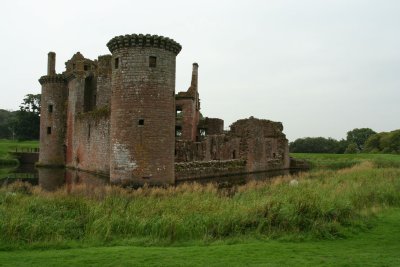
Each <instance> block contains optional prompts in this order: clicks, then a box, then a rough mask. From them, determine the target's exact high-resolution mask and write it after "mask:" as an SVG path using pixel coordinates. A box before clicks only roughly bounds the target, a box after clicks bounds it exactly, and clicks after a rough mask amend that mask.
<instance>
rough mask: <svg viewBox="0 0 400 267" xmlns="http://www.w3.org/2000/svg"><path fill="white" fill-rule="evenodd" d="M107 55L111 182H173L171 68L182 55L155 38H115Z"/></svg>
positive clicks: (169, 41)
mask: <svg viewBox="0 0 400 267" xmlns="http://www.w3.org/2000/svg"><path fill="white" fill-rule="evenodd" d="M107 46H108V48H109V50H110V51H111V53H112V82H111V89H112V93H111V117H110V123H111V129H110V137H111V142H110V143H111V150H110V152H111V155H110V180H111V182H113V183H120V182H129V183H134V184H144V183H149V184H171V183H174V181H175V171H174V154H175V153H174V151H175V69H176V67H175V63H176V56H177V55H178V53H179V52H180V50H181V49H182V47H181V46H180V44H178V43H177V42H175V41H174V40H172V39H169V38H166V37H162V36H157V35H142V34H139V35H137V34H132V35H125V36H117V37H115V38H113V39H111V40H110V41H109V42H108V44H107Z"/></svg>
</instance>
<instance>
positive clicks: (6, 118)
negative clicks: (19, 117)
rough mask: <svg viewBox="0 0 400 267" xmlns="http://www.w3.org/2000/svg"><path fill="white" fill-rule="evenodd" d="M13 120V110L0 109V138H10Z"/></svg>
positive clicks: (11, 136)
mask: <svg viewBox="0 0 400 267" xmlns="http://www.w3.org/2000/svg"><path fill="white" fill-rule="evenodd" d="M14 120H15V112H13V111H8V110H4V109H0V138H5V139H12V138H13V133H14V131H13V127H12V123H13V121H14Z"/></svg>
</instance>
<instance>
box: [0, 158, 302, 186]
mask: <svg viewBox="0 0 400 267" xmlns="http://www.w3.org/2000/svg"><path fill="white" fill-rule="evenodd" d="M0 171H1V176H0V186H5V185H8V184H12V183H14V182H17V181H21V182H27V183H29V184H31V185H34V186H40V187H41V188H42V189H44V190H46V191H55V190H58V189H60V188H62V187H64V186H65V188H66V189H67V190H68V189H70V188H71V187H73V186H76V185H87V186H90V187H99V186H100V187H101V186H106V185H109V184H110V178H109V177H108V176H102V175H98V174H93V173H89V172H83V171H78V170H71V169H55V168H35V167H34V165H32V164H24V165H20V166H18V167H17V168H4V167H3V168H0ZM301 171H304V170H298V169H291V170H278V171H268V172H260V173H252V174H241V175H229V176H223V177H209V178H203V179H195V180H181V181H177V182H176V183H175V185H179V184H182V183H186V182H188V183H193V182H196V183H201V184H206V183H216V184H218V186H219V187H221V188H225V187H231V186H235V185H242V184H245V183H247V182H249V181H254V180H260V181H262V180H268V179H273V178H276V177H280V176H283V175H296V174H298V173H299V172H301ZM126 187H130V188H134V187H137V185H135V184H127V185H126Z"/></svg>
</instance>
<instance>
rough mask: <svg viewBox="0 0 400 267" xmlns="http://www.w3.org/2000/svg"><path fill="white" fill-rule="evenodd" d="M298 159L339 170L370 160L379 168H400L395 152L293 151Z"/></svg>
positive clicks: (399, 160)
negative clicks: (339, 152)
mask: <svg viewBox="0 0 400 267" xmlns="http://www.w3.org/2000/svg"><path fill="white" fill-rule="evenodd" d="M291 156H292V157H294V158H296V159H304V160H307V161H308V162H310V164H311V167H312V168H315V169H331V170H338V169H343V168H349V167H352V166H354V165H356V164H359V163H361V162H365V161H370V162H372V163H374V165H375V166H376V167H378V168H382V167H395V168H400V155H394V154H364V153H361V154H314V153H291Z"/></svg>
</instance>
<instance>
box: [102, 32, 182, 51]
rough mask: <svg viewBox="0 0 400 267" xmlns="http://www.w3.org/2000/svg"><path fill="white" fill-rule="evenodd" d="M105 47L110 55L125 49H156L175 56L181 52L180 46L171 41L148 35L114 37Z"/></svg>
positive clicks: (166, 38) (162, 37)
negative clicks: (172, 53)
mask: <svg viewBox="0 0 400 267" xmlns="http://www.w3.org/2000/svg"><path fill="white" fill-rule="evenodd" d="M107 47H108V49H109V50H110V51H111V53H113V52H114V51H115V50H117V49H119V48H125V47H156V48H162V49H165V50H167V51H171V52H174V53H175V55H178V54H179V52H180V51H181V50H182V46H181V45H180V44H179V43H177V42H175V41H174V40H173V39H170V38H168V37H164V36H158V35H150V34H146V35H144V34H130V35H121V36H116V37H114V38H112V39H111V40H110V41H109V42H108V43H107Z"/></svg>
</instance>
